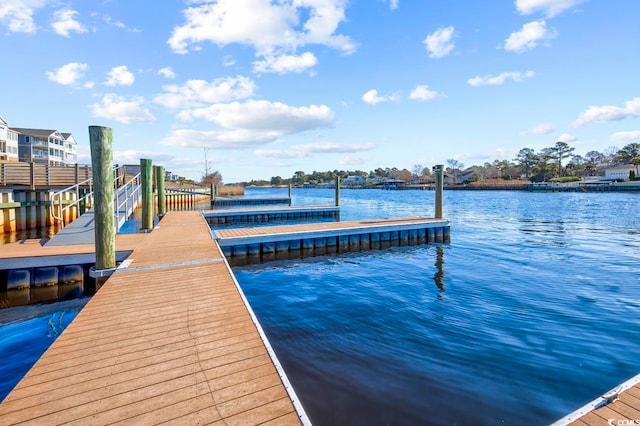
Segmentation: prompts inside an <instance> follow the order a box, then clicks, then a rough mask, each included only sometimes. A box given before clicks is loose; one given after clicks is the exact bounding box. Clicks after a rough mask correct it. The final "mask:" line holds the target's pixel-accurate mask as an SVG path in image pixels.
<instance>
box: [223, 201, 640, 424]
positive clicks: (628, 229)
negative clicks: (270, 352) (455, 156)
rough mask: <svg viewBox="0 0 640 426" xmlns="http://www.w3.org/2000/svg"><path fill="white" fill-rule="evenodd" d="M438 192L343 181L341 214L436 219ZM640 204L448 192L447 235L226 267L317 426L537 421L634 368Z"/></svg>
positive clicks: (639, 304) (637, 366)
mask: <svg viewBox="0 0 640 426" xmlns="http://www.w3.org/2000/svg"><path fill="white" fill-rule="evenodd" d="M293 195H294V198H293V205H303V204H329V203H330V202H331V201H332V200H333V198H332V197H333V192H332V191H330V190H296V191H294V194H293ZM433 196H434V194H433V192H429V191H382V190H352V191H342V199H341V205H342V213H341V216H342V220H350V219H362V218H380V217H401V216H416V215H426V216H433ZM639 202H640V194H633V193H609V194H599V193H551V194H550V193H546V194H544V193H543V194H538V193H525V192H516V191H504V192H502V191H500V192H493V191H487V192H484V191H478V192H474V191H447V192H445V197H444V215H445V217H447V218H449V219H451V221H452V224H451V243H450V244H447V245H427V246H415V247H392V248H391V249H389V250H384V251H382V250H381V251H374V252H362V253H352V254H347V255H339V256H331V257H316V258H312V259H304V260H303V259H300V260H294V261H283V262H274V263H268V264H264V265H254V266H247V267H240V268H234V273H235V274H236V277H237V279H238V281H239V282H240V284H241V286H242V288H243V290H244V292H245V293H246V295H247V297H248V299H249V301H250V303H251V305H252V307H253V309H254V310H255V311H256V314H257V315H258V318H259V319H260V321H261V323H262V325H263V327H264V328H265V331H266V332H267V335H268V336H269V339H270V341H271V343H272V345H273V346H274V348H275V350H276V352H277V354H278V357H279V359H280V361H281V362H282V364H283V366H284V368H285V370H286V372H287V374H288V377H289V379H290V381H291V382H292V384H293V386H294V388H295V390H296V392H297V394H298V396H299V397H300V399H301V401H302V404H303V405H304V407H305V409H306V411H307V413H308V415H309V417H310V419H311V420H312V422H313V423H314V424H318V425H325V424H327V425H328V424H349V425H357V424H362V425H376V424H380V425H384V424H393V425H405V424H406V425H415V424H426V425H429V424H449V425H450V424H462V425H466V424H474V425H475V424H487V425H493V424H502V423H504V424H515V425H523V424H529V425H541V424H548V423H550V422H552V421H554V420H557V419H558V418H560V417H562V416H564V415H566V414H568V413H569V412H571V411H573V410H574V409H576V408H578V407H580V406H582V405H583V404H585V403H586V402H588V401H590V400H592V399H594V398H596V397H597V396H598V395H600V394H602V393H603V392H605V391H607V390H609V389H611V388H612V387H614V386H616V385H617V384H619V383H620V382H622V381H624V380H626V379H628V378H629V377H631V376H633V375H635V374H637V373H639V372H640V363H639V362H638V360H640V346H639V345H638V344H637V341H638V336H639V335H640V333H639V332H640V263H639V261H640V215H639V214H638V205H639Z"/></svg>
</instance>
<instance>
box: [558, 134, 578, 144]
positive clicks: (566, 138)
mask: <svg viewBox="0 0 640 426" xmlns="http://www.w3.org/2000/svg"><path fill="white" fill-rule="evenodd" d="M577 140H578V138H576V137H575V136H573V135H570V134H569V133H563V134H561V135H560V136H558V142H566V143H570V142H575V141H577Z"/></svg>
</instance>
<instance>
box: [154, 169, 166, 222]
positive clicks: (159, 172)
mask: <svg viewBox="0 0 640 426" xmlns="http://www.w3.org/2000/svg"><path fill="white" fill-rule="evenodd" d="M154 169H155V171H156V188H157V190H158V214H159V215H160V216H161V217H162V216H164V215H165V213H167V200H166V197H165V193H164V166H154Z"/></svg>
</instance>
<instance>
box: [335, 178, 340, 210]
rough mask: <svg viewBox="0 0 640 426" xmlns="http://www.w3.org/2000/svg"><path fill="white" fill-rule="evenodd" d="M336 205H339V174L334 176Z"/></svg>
mask: <svg viewBox="0 0 640 426" xmlns="http://www.w3.org/2000/svg"><path fill="white" fill-rule="evenodd" d="M336 207H340V176H336Z"/></svg>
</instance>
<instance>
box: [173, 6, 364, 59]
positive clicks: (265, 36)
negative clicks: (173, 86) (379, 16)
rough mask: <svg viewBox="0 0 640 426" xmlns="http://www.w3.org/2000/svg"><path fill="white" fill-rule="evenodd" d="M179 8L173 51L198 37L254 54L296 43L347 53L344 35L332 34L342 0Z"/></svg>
mask: <svg viewBox="0 0 640 426" xmlns="http://www.w3.org/2000/svg"><path fill="white" fill-rule="evenodd" d="M189 3H191V5H192V6H191V7H189V8H187V9H185V10H184V11H183V15H184V18H185V23H184V25H181V26H177V27H174V29H173V32H172V34H171V37H170V38H169V40H168V41H167V43H168V44H169V46H170V48H171V49H172V50H173V51H174V52H176V53H182V54H184V53H187V52H188V51H189V49H190V48H191V49H197V48H198V45H199V44H200V43H202V42H211V43H214V44H216V45H218V46H225V45H228V44H232V43H239V44H244V45H248V46H251V47H253V48H254V49H255V51H256V56H258V57H265V58H266V57H269V56H273V57H278V56H281V55H285V54H286V55H291V54H294V53H295V52H296V50H297V49H298V48H300V47H302V46H305V45H310V44H318V45H323V46H328V47H331V48H334V49H337V50H339V51H341V52H343V53H346V54H350V53H353V52H354V51H355V50H356V43H354V42H353V41H352V40H351V39H350V38H349V37H348V36H345V35H341V34H337V33H336V32H337V29H338V25H339V24H340V23H341V22H343V21H345V19H346V18H345V13H344V12H345V7H346V2H345V1H344V0H313V1H310V0H305V1H290V0H289V1H279V2H271V1H264V0H218V1H216V2H211V1H209V0H192V1H190V2H189Z"/></svg>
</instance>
